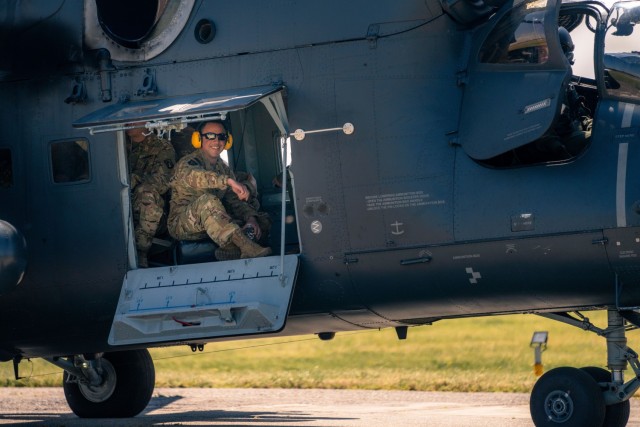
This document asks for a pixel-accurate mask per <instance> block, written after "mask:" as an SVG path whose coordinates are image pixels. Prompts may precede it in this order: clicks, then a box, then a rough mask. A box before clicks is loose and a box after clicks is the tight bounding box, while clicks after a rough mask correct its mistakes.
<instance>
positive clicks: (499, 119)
mask: <svg viewBox="0 0 640 427" xmlns="http://www.w3.org/2000/svg"><path fill="white" fill-rule="evenodd" d="M558 5H559V2H558V1H557V0H517V1H514V2H508V3H507V4H505V5H504V6H503V7H502V8H501V9H500V10H499V11H498V13H496V14H495V15H494V16H493V17H492V18H491V20H490V21H489V22H488V23H487V24H485V25H483V26H481V27H478V29H477V30H475V31H474V33H473V35H472V42H471V51H470V52H471V56H470V58H469V64H468V69H467V70H466V71H465V72H463V73H461V74H460V83H461V84H463V85H464V97H463V101H462V110H461V117H460V129H459V142H460V144H461V145H462V148H463V149H464V151H465V152H466V153H467V155H469V156H470V157H471V158H473V159H476V160H487V159H490V158H492V157H495V156H498V155H500V154H503V153H507V152H509V151H510V150H512V149H514V148H517V147H520V146H523V145H525V144H527V143H529V142H532V141H534V140H536V139H538V138H540V137H541V136H542V135H543V134H544V133H545V132H546V131H547V129H549V127H550V126H551V124H552V122H553V120H554V117H555V116H556V115H557V114H558V113H559V109H560V98H561V97H560V94H561V93H562V91H563V90H564V86H563V84H564V82H566V81H567V79H568V78H569V77H570V67H569V64H568V62H567V60H566V59H565V58H564V55H563V53H562V48H561V47H560V43H559V39H558Z"/></svg>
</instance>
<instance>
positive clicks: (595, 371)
mask: <svg viewBox="0 0 640 427" xmlns="http://www.w3.org/2000/svg"><path fill="white" fill-rule="evenodd" d="M580 370H582V371H584V372H586V373H587V374H589V375H590V376H591V378H593V379H594V380H596V382H597V383H606V382H610V381H611V373H610V372H609V371H607V370H606V369H602V368H598V367H595V366H588V367H586V368H580ZM630 413H631V404H630V403H629V401H628V400H625V401H624V402H620V403H616V404H614V405H607V406H605V415H604V422H603V423H602V427H624V426H626V425H627V421H629V414H630Z"/></svg>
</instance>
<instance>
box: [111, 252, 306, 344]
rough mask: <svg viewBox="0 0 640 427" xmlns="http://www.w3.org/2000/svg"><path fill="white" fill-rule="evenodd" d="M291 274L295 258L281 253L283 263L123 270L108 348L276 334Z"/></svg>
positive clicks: (265, 260)
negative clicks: (110, 346) (122, 279)
mask: <svg viewBox="0 0 640 427" xmlns="http://www.w3.org/2000/svg"><path fill="white" fill-rule="evenodd" d="M282 267H284V269H282ZM297 270H298V256H297V255H286V256H285V257H284V263H281V258H280V257H267V258H253V259H240V260H233V261H225V262H212V263H204V264H193V265H179V266H170V267H160V268H151V269H138V270H132V271H129V272H128V273H127V275H126V277H125V279H124V283H123V286H122V291H121V294H120V299H119V301H118V307H117V310H116V315H115V318H114V320H113V325H112V327H111V333H110V334H109V344H110V345H125V344H144V343H151V342H172V341H184V340H200V339H208V338H217V337H223V336H232V335H248V334H260V333H267V332H276V331H279V330H280V329H282V328H283V327H284V324H285V320H286V316H287V311H288V309H289V304H290V301H291V295H292V293H293V285H294V283H295V278H296V274H297ZM282 272H283V273H282Z"/></svg>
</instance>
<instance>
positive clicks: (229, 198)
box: [224, 191, 258, 221]
mask: <svg viewBox="0 0 640 427" xmlns="http://www.w3.org/2000/svg"><path fill="white" fill-rule="evenodd" d="M224 199H225V202H226V203H225V205H226V206H227V207H228V210H229V211H230V212H229V214H231V216H232V217H234V218H239V219H242V220H243V221H246V220H247V219H249V218H250V217H252V216H256V215H257V214H258V211H257V210H256V209H254V208H253V207H252V206H251V205H250V204H249V203H247V202H245V201H242V200H240V199H238V196H236V194H235V193H234V192H233V191H227V192H226V193H225V195H224ZM249 200H251V199H249Z"/></svg>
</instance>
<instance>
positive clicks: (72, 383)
mask: <svg viewBox="0 0 640 427" xmlns="http://www.w3.org/2000/svg"><path fill="white" fill-rule="evenodd" d="M47 360H48V361H49V362H51V363H53V364H55V365H57V366H59V367H62V368H63V369H64V374H63V382H62V386H63V388H64V395H65V397H66V399H67V403H68V404H69V407H70V408H71V410H72V411H73V412H74V413H75V414H76V415H77V416H79V417H81V418H125V417H133V416H136V415H138V414H139V413H140V412H142V410H144V408H146V406H147V404H148V403H149V400H150V399H151V394H152V393H153V388H154V386H155V370H154V367H153V360H152V359H151V356H150V355H149V352H148V351H147V350H133V351H118V352H113V353H105V354H104V355H98V357H95V358H93V359H90V360H87V359H85V358H84V357H83V356H74V357H72V358H69V359H58V358H56V359H47Z"/></svg>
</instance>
